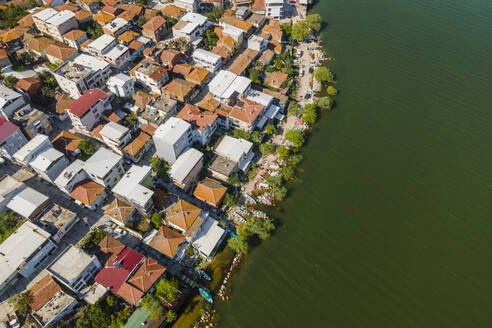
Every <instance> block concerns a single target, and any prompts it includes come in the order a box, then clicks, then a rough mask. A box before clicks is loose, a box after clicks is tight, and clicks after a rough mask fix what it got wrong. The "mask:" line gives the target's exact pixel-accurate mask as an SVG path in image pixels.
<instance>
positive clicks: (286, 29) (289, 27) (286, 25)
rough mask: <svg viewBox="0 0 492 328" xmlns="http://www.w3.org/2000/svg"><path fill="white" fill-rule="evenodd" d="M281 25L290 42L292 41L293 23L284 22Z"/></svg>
mask: <svg viewBox="0 0 492 328" xmlns="http://www.w3.org/2000/svg"><path fill="white" fill-rule="evenodd" d="M280 27H281V28H282V31H284V36H285V38H286V40H287V41H288V42H289V43H292V24H291V23H283V24H282V25H280Z"/></svg>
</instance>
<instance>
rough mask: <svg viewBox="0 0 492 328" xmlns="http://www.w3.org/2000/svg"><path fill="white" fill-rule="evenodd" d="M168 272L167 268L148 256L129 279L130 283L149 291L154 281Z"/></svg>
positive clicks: (143, 290)
mask: <svg viewBox="0 0 492 328" xmlns="http://www.w3.org/2000/svg"><path fill="white" fill-rule="evenodd" d="M164 272H166V269H165V268H164V267H163V266H162V265H160V264H159V263H157V261H156V260H154V259H152V258H150V257H146V258H145V260H144V261H143V263H142V265H141V266H140V268H138V270H137V272H135V274H134V275H133V276H132V277H130V279H128V283H130V284H132V285H133V286H135V287H137V288H138V289H139V290H141V291H142V292H144V293H145V292H147V291H148V290H149V289H150V288H151V287H152V286H153V285H154V283H155V282H156V281H157V280H158V279H159V278H160V277H161V276H162V275H163V274H164Z"/></svg>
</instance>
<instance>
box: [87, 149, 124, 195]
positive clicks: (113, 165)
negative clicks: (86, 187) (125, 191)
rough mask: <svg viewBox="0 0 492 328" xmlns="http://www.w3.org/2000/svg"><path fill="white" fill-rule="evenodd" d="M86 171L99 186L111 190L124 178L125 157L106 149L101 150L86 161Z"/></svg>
mask: <svg viewBox="0 0 492 328" xmlns="http://www.w3.org/2000/svg"><path fill="white" fill-rule="evenodd" d="M84 169H85V171H86V172H87V174H88V175H89V177H90V178H91V179H92V180H94V181H95V182H97V183H98V184H100V185H102V186H104V187H107V188H111V187H113V186H114V185H115V184H116V183H117V182H118V181H119V180H120V179H121V177H122V176H123V174H124V172H125V171H124V169H123V157H122V156H121V155H117V154H115V153H113V152H112V151H110V150H108V149H106V148H99V150H98V151H97V152H95V153H94V154H93V155H92V156H91V157H89V158H88V159H87V161H85V165H84Z"/></svg>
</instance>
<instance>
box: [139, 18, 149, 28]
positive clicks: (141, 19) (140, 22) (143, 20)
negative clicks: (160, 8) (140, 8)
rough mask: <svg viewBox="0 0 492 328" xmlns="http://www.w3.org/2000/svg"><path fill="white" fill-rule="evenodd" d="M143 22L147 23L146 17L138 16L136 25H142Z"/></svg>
mask: <svg viewBox="0 0 492 328" xmlns="http://www.w3.org/2000/svg"><path fill="white" fill-rule="evenodd" d="M145 23H147V18H145V17H144V16H140V17H139V18H138V20H137V26H138V27H142V26H144V25H145Z"/></svg>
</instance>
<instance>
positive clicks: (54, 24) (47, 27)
mask: <svg viewBox="0 0 492 328" xmlns="http://www.w3.org/2000/svg"><path fill="white" fill-rule="evenodd" d="M32 19H33V21H34V24H35V25H36V27H37V28H38V30H39V31H40V32H41V33H43V34H45V35H48V36H50V37H52V38H53V39H55V40H57V41H60V42H63V35H64V34H65V33H67V32H68V31H70V30H72V29H76V28H78V27H79V23H78V21H77V19H76V18H75V14H74V13H73V12H71V11H69V10H62V11H60V12H58V11H56V10H54V9H52V8H46V9H44V10H41V11H40V12H37V13H35V14H33V15H32Z"/></svg>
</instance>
